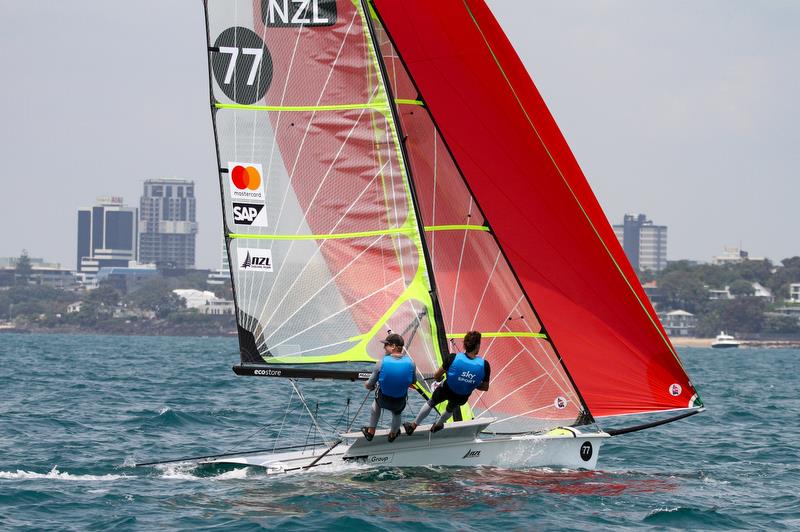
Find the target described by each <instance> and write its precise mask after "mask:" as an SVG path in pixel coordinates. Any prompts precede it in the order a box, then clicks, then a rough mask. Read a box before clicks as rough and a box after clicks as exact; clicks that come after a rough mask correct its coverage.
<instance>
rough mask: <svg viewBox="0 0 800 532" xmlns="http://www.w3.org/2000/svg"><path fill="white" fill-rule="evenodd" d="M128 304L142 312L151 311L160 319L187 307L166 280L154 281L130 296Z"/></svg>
mask: <svg viewBox="0 0 800 532" xmlns="http://www.w3.org/2000/svg"><path fill="white" fill-rule="evenodd" d="M128 302H129V303H131V304H132V305H134V306H135V307H138V308H140V309H142V310H151V311H153V312H155V313H156V317H158V318H166V317H167V316H169V315H170V314H171V313H173V312H177V311H179V310H182V309H183V308H185V307H186V305H185V304H184V301H183V299H181V298H180V297H178V296H177V295H176V294H175V293H173V292H172V290H170V288H169V283H168V282H167V281H166V280H164V279H152V280H150V281H148V282H147V283H145V284H143V285H142V286H141V287H140V288H139V289H138V290H136V291H135V292H133V293H132V294H130V295H129V296H128Z"/></svg>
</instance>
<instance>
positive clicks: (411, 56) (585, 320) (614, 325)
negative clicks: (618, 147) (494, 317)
mask: <svg viewBox="0 0 800 532" xmlns="http://www.w3.org/2000/svg"><path fill="white" fill-rule="evenodd" d="M375 6H376V9H377V12H378V14H379V16H380V17H381V19H382V20H383V22H384V24H385V27H386V30H387V31H388V33H389V35H390V36H391V38H392V40H393V41H394V43H395V45H396V47H397V50H398V52H399V55H400V57H401V58H402V59H403V60H404V62H405V63H406V65H407V67H408V70H409V71H410V73H411V75H412V77H413V78H414V81H415V83H416V85H417V87H418V88H419V91H420V96H421V98H422V99H423V100H424V101H425V103H426V105H427V106H428V108H429V109H430V111H431V113H432V115H433V117H434V119H435V120H436V122H437V124H438V126H439V128H440V129H441V132H442V135H443V137H444V138H445V140H446V141H447V143H448V144H449V146H450V148H451V149H452V151H453V154H454V156H455V159H456V161H457V163H458V165H459V166H460V168H461V170H462V172H463V173H464V176H465V178H466V180H467V183H468V184H469V186H470V188H471V189H472V192H473V193H474V194H475V197H476V199H477V202H478V203H479V205H480V207H481V209H482V210H483V212H484V213H485V215H486V217H487V219H488V221H489V223H490V225H491V227H492V230H493V231H494V233H495V235H496V236H497V238H498V240H499V242H500V244H501V246H502V247H503V250H504V251H505V253H506V254H507V256H508V259H509V261H510V263H511V265H512V267H513V268H514V270H515V271H516V273H517V275H518V276H519V278H520V280H521V283H522V285H523V287H524V289H525V291H526V293H527V294H528V296H529V297H530V299H531V300H532V302H533V304H534V307H535V308H536V310H537V312H538V313H539V316H540V317H541V320H542V322H543V324H544V326H545V328H546V330H547V332H548V334H549V335H550V337H551V338H552V340H553V342H554V344H555V346H556V349H558V352H559V353H560V355H561V356H562V358H563V359H564V361H565V364H566V366H567V369H568V370H569V372H570V373H571V375H572V377H573V379H574V380H575V382H576V384H577V387H578V389H579V390H580V393H581V394H582V396H583V398H584V400H585V401H586V403H587V405H588V406H589V409H590V410H591V412H592V414H593V415H594V416H610V415H619V414H629V413H637V412H652V411H659V410H668V409H675V408H686V407H688V406H690V404H691V400H692V396H693V395H694V394H695V390H694V388H693V387H692V385H691V384H690V383H689V379H688V376H687V375H686V373H685V371H684V370H683V368H682V366H681V363H680V361H679V359H678V358H677V355H676V354H675V353H674V348H673V347H672V345H671V344H670V343H669V340H668V339H667V336H666V333H665V332H664V330H663V327H662V326H661V324H660V322H659V320H658V317H657V316H656V313H655V311H654V310H653V308H652V306H651V305H650V302H649V301H648V299H647V296H646V295H645V293H644V290H643V289H642V287H641V285H640V284H639V281H638V280H637V277H636V274H635V272H634V271H633V269H632V268H631V266H630V264H629V262H628V260H627V259H626V257H625V254H624V251H623V250H622V247H621V246H620V245H619V243H618V241H617V238H616V236H615V235H614V232H613V230H612V228H611V226H610V225H609V223H608V221H607V219H606V217H605V215H604V214H603V211H602V209H601V207H600V205H599V203H598V202H597V199H596V198H595V196H594V194H593V193H592V190H591V188H590V187H589V184H588V183H587V181H586V178H585V177H584V175H583V173H582V171H581V169H580V167H579V166H578V164H577V161H576V160H575V158H574V156H573V155H572V152H571V151H570V149H569V146H568V145H567V143H566V141H565V140H564V137H563V136H562V134H561V132H560V131H559V129H558V126H557V125H556V123H555V121H554V120H553V117H552V116H551V115H550V112H549V111H548V109H547V107H546V105H545V103H544V101H543V100H542V98H541V96H540V94H539V92H538V91H537V90H536V87H535V86H534V84H533V82H532V81H531V78H530V76H529V75H528V73H527V71H526V70H525V66H524V65H523V64H522V62H521V61H520V59H519V57H518V56H517V54H516V52H515V51H514V49H513V47H512V46H511V43H510V42H509V41H508V39H507V38H506V36H505V34H504V33H503V30H502V29H501V28H500V26H499V24H498V23H497V21H496V20H495V18H494V16H493V15H492V13H491V11H490V10H489V8H488V7H487V6H486V5H485V4H484V2H483V1H481V0H440V1H437V2H430V1H423V0H403V1H402V2H398V1H396V0H376V1H375ZM587 90H589V89H588V88H587ZM675 385H678V386H675Z"/></svg>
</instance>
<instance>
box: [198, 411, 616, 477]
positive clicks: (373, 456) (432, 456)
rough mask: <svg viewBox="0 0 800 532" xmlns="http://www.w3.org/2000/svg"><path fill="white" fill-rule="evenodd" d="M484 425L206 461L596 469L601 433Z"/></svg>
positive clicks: (284, 467) (298, 466) (381, 434)
mask: <svg viewBox="0 0 800 532" xmlns="http://www.w3.org/2000/svg"><path fill="white" fill-rule="evenodd" d="M487 425H488V423H487V422H481V421H477V420H476V421H466V422H462V423H452V424H450V425H448V426H447V427H446V428H445V429H444V430H442V431H440V432H438V433H436V434H431V433H430V431H429V430H428V428H429V425H422V426H420V427H419V428H418V429H417V431H416V432H415V433H414V434H413V435H412V436H406V435H405V434H404V433H403V434H401V435H400V436H399V437H398V438H397V439H396V440H395V441H394V442H392V443H389V442H388V441H387V439H386V434H387V432H388V431H385V430H381V431H378V432H377V433H376V435H375V438H374V439H373V441H372V442H367V441H366V439H364V438H363V436H361V435H360V434H358V436H360V437H356V434H355V433H350V434H344V435H342V436H343V438H345V439H346V440H350V439H354V440H355V441H353V442H352V443H342V444H340V445H339V446H337V447H335V448H334V449H333V450H332V451H330V452H329V453H328V454H326V455H325V456H324V457H323V458H322V459H320V460H319V461H317V462H316V463H315V461H316V460H317V459H318V458H319V456H320V455H322V454H323V453H324V452H325V451H326V450H327V448H326V447H323V446H318V447H315V448H313V449H307V450H304V451H295V452H288V453H281V454H249V455H238V456H226V457H220V458H213V459H208V460H205V461H204V462H202V463H206V464H239V465H248V466H258V467H263V468H266V469H267V471H268V472H270V473H283V472H290V471H298V470H303V469H305V468H306V467H307V466H309V465H311V464H314V466H313V467H315V468H316V467H323V468H331V467H332V468H337V469H338V468H342V467H347V466H349V465H374V466H393V467H414V466H426V465H439V466H495V467H504V468H536V467H553V468H566V469H594V468H595V467H596V465H597V457H598V454H599V451H600V445H601V443H602V441H603V440H605V439H606V438H608V437H610V436H609V435H608V434H606V433H604V432H591V433H581V432H580V431H578V430H577V429H574V428H570V429H557V430H555V431H551V432H550V433H547V434H536V435H534V434H527V435H520V436H494V435H482V434H479V432H480V431H481V430H482V429H484V428H485V427H486V426H487Z"/></svg>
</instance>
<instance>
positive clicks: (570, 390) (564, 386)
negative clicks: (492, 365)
mask: <svg viewBox="0 0 800 532" xmlns="http://www.w3.org/2000/svg"><path fill="white" fill-rule="evenodd" d="M519 303H521V301H519V302H518V303H517V304H516V305H515V306H514V308H513V309H511V311H512V313H513V312H514V311H516V312H518V313H519V314H520V315H521V316H522V314H523V310H522V309H520V308H519ZM534 315H535V313H534ZM522 324H523V325H524V326H525V328H527V329H528V331H529V333H531V335H532V336H531V337H533V338H537V340H536V346H537V347H538V348H539V350H540V351H541V352H542V353H544V355H545V357H546V358H547V360H548V361H549V362H550V364H551V365H552V369H553V370H556V368H557V367H561V368H562V370H563V369H564V368H563V366H561V363H560V362H559V361H558V353H557V352H556V351H555V347H554V346H553V343H552V340H551V339H550V338H549V337H548V336H547V335H546V334H541V333H534V332H533V329H532V328H531V325H530V323H529V322H528V320H526V319H524V318H523V320H522ZM539 325H540V326H541V323H539ZM503 326H504V327H505V328H506V329H509V330H510V328H509V327H508V324H507V323H504V324H503ZM539 338H544V339H546V340H547V343H548V345H550V347H551V348H553V352H554V353H555V355H556V360H555V362H554V361H553V359H552V357H551V356H550V354H549V352H548V351H547V349H546V348H545V347H544V346H543V345H542V341H541V340H539ZM517 343H519V344H520V345H522V346H523V347H524V344H522V342H520V341H519V340H517ZM529 352H530V351H529ZM530 354H531V357H533V358H534V359H535V360H537V363H538V359H536V357H535V356H534V355H533V353H532V352H530ZM539 366H540V367H541V368H542V371H545V372H546V373H547V374H548V377H550V379H551V380H552V381H553V383H554V384H555V385H556V386H557V387H558V388H559V389H560V390H561V392H562V393H564V394H565V395H567V396H569V397H571V398H573V400H574V398H575V396H576V394H575V392H574V388H575V385H574V384H573V383H572V382H571V381H569V378H568V376H567V373H566V371H560V372H557V375H558V377H559V379H560V381H561V382H560V383H559V379H556V378H554V377H553V374H552V373H551V372H550V371H548V370H546V369H545V368H544V365H543V364H541V363H539ZM578 403H581V401H580V396H578ZM581 404H582V403H581ZM582 406H583V405H582ZM582 410H583V408H582Z"/></svg>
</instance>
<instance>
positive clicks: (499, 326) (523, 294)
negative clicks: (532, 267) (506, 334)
mask: <svg viewBox="0 0 800 532" xmlns="http://www.w3.org/2000/svg"><path fill="white" fill-rule="evenodd" d="M524 298H525V293H524V292H523V293H522V295H521V296H519V299H517V302H516V303H514V305H513V306H512V307H511V312H514V309H516V308H518V307H519V304H520V302H521V301H522V300H523V299H524ZM505 324H506V318H503V320H502V321H501V322H500V323H499V324H498V325H497V327H495V329H497V330H500V329H502V328H503V326H504V325H505ZM496 340H497V337H492V341H491V342H489V345H488V346H487V347H486V349H482V351H484V352H485V353H489V352H491V350H492V346H493V345H494V342H495V341H496Z"/></svg>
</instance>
